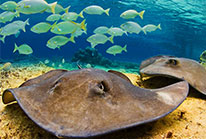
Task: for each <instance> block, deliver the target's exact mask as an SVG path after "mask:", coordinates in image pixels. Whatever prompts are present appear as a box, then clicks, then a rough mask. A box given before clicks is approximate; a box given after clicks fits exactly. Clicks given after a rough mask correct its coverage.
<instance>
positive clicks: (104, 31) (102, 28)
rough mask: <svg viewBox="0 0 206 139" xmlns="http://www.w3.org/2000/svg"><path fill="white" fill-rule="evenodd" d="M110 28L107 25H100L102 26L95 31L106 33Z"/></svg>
mask: <svg viewBox="0 0 206 139" xmlns="http://www.w3.org/2000/svg"><path fill="white" fill-rule="evenodd" d="M108 30H109V28H108V27H106V26H100V27H97V28H96V29H95V30H94V31H93V33H95V34H106V33H107V32H108Z"/></svg>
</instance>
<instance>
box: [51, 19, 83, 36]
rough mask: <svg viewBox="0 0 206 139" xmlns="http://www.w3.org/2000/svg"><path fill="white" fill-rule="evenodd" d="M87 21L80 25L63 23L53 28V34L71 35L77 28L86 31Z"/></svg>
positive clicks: (71, 22)
mask: <svg viewBox="0 0 206 139" xmlns="http://www.w3.org/2000/svg"><path fill="white" fill-rule="evenodd" d="M85 21H86V20H83V21H82V22H81V23H80V24H79V23H75V22H73V21H63V22H60V23H58V24H56V25H55V26H54V27H52V29H51V32H52V33H55V34H69V33H74V32H75V31H76V30H77V28H81V29H83V30H85V31H86V25H85Z"/></svg>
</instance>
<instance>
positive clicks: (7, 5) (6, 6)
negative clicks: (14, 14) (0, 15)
mask: <svg viewBox="0 0 206 139" xmlns="http://www.w3.org/2000/svg"><path fill="white" fill-rule="evenodd" d="M17 7H18V4H17V3H16V2H15V1H6V2H4V3H3V4H1V5H0V9H2V10H5V11H14V10H15V9H16V8H17Z"/></svg>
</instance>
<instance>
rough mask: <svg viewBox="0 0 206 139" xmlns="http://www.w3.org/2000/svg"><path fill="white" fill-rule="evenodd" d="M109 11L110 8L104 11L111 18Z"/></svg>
mask: <svg viewBox="0 0 206 139" xmlns="http://www.w3.org/2000/svg"><path fill="white" fill-rule="evenodd" d="M109 10H110V8H108V9H106V10H105V11H104V12H105V13H106V14H107V15H108V16H109Z"/></svg>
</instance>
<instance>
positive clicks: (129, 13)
mask: <svg viewBox="0 0 206 139" xmlns="http://www.w3.org/2000/svg"><path fill="white" fill-rule="evenodd" d="M144 12H145V10H143V11H141V12H137V11H136V10H127V11H125V12H123V13H122V14H121V15H120V17H121V18H123V19H133V18H135V17H136V16H137V15H139V17H140V18H141V19H143V15H144Z"/></svg>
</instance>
